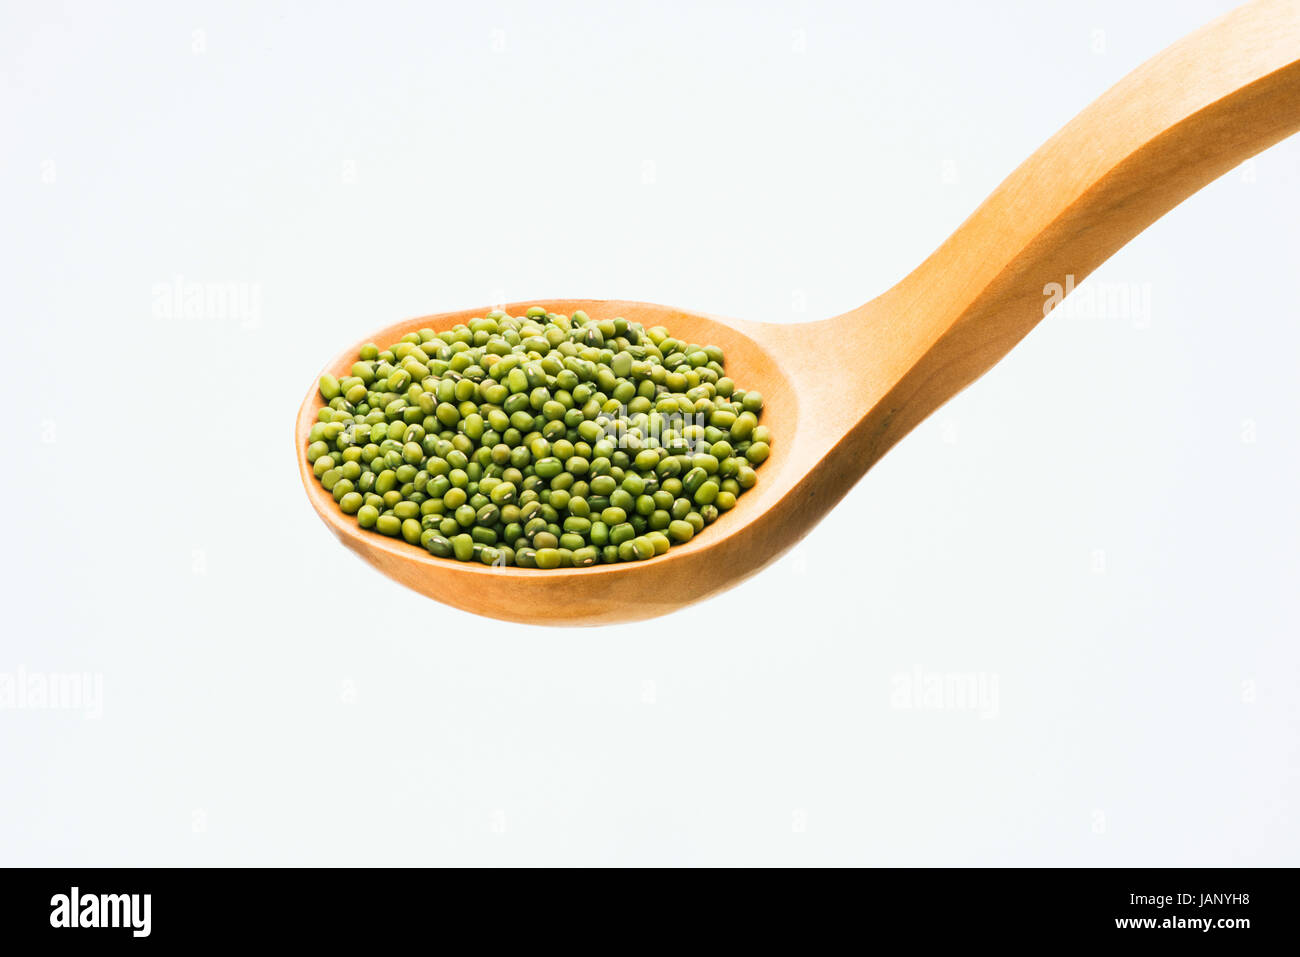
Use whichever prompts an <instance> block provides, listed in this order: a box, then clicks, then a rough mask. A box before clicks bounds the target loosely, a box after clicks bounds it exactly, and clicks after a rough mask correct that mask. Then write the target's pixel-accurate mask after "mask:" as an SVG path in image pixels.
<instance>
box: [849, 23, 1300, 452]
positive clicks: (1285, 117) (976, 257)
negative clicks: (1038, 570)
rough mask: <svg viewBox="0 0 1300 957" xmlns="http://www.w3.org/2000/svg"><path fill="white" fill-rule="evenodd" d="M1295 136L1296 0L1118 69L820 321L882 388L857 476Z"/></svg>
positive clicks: (1298, 117)
mask: <svg viewBox="0 0 1300 957" xmlns="http://www.w3.org/2000/svg"><path fill="white" fill-rule="evenodd" d="M1297 129H1300V0H1257V2H1254V3H1248V4H1246V5H1245V6H1242V7H1239V8H1237V9H1235V10H1233V11H1231V12H1230V13H1228V14H1226V15H1225V16H1222V17H1220V18H1219V19H1218V20H1215V21H1214V22H1212V23H1210V24H1208V25H1207V26H1205V27H1203V28H1202V29H1200V30H1198V31H1196V32H1195V33H1193V34H1191V35H1189V36H1187V37H1185V38H1183V39H1182V40H1180V41H1178V42H1177V43H1175V44H1174V45H1173V46H1171V47H1169V48H1168V49H1166V50H1164V51H1163V52H1162V53H1160V54H1158V55H1157V56H1156V57H1154V58H1153V59H1151V60H1148V61H1147V62H1146V63H1144V64H1143V65H1142V66H1140V67H1138V68H1137V69H1136V70H1134V71H1133V72H1132V73H1130V74H1129V75H1128V76H1126V77H1125V78H1124V79H1123V80H1121V81H1120V82H1119V83H1118V84H1116V85H1115V86H1114V87H1112V88H1111V89H1110V90H1109V91H1108V92H1107V93H1105V94H1104V95H1102V97H1101V98H1100V99H1098V100H1096V101H1095V102H1094V103H1093V104H1092V105H1091V106H1089V107H1088V108H1087V109H1085V110H1084V111H1083V112H1082V113H1080V114H1079V115H1078V116H1076V117H1075V118H1074V119H1073V120H1071V121H1070V122H1069V123H1068V124H1067V125H1066V126H1065V128H1064V129H1062V130H1061V131H1060V132H1058V133H1057V134H1056V135H1055V136H1053V137H1052V138H1051V139H1050V140H1048V141H1047V142H1046V143H1045V144H1044V145H1043V146H1042V147H1041V148H1040V149H1039V150H1038V151H1037V152H1036V153H1034V154H1033V155H1032V156H1031V157H1030V158H1029V159H1028V160H1026V161H1025V162H1024V163H1023V164H1022V165H1021V166H1020V167H1019V168H1018V169H1017V170H1016V171H1015V172H1013V173H1012V174H1011V175H1010V176H1009V177H1008V178H1007V179H1006V180H1005V181H1004V182H1003V183H1002V185H1000V186H999V187H998V188H997V189H996V190H995V191H994V192H993V194H992V195H991V196H990V197H989V198H988V199H987V200H985V201H984V203H983V204H982V205H981V206H980V207H979V208H978V209H977V210H976V211H975V212H974V213H973V214H972V215H971V216H970V218H969V219H967V220H966V222H965V223H963V224H962V226H961V227H960V228H958V230H957V231H956V232H955V233H954V234H953V235H952V236H951V237H950V238H949V239H948V240H947V241H946V242H945V243H944V244H943V245H942V246H940V247H939V249H938V250H936V251H935V252H934V253H933V254H932V255H931V256H930V257H929V259H927V260H926V261H925V262H924V263H922V264H921V266H920V267H918V268H917V269H916V270H915V271H914V272H913V273H911V274H910V275H909V276H908V277H907V278H905V279H904V280H903V281H902V282H900V283H899V284H898V285H897V286H895V287H894V288H893V289H891V290H889V291H888V292H887V293H885V294H884V295H883V296H881V297H879V298H878V299H876V300H873V301H872V302H871V303H868V304H867V305H866V306H863V307H861V308H860V309H857V310H854V311H852V312H850V313H847V314H845V315H843V316H839V317H837V318H836V319H833V320H831V321H830V323H831V324H832V325H834V326H839V327H842V328H840V329H839V332H840V334H841V335H842V336H843V337H844V338H845V339H847V340H849V341H853V342H854V345H855V346H856V347H857V348H858V349H861V350H862V354H863V356H864V357H870V359H869V361H870V362H871V364H872V365H873V366H874V367H875V368H877V369H878V371H879V373H880V375H879V377H877V378H876V381H877V382H881V381H883V382H892V383H894V385H893V387H892V388H891V389H890V390H889V391H888V392H887V393H886V394H885V396H884V398H883V399H882V398H881V396H880V395H879V393H877V394H876V395H874V396H868V395H867V394H865V393H864V396H863V398H864V399H869V400H870V401H869V402H868V403H867V404H866V405H865V406H864V407H863V406H860V408H863V409H864V412H865V416H864V418H863V419H862V420H860V421H859V423H858V428H857V429H855V431H856V432H857V434H858V436H859V438H860V440H862V444H861V446H860V451H859V454H860V455H862V456H863V457H864V458H865V459H866V461H861V462H859V463H858V465H859V467H869V466H870V464H871V463H872V462H874V461H875V459H877V458H879V457H880V456H881V455H883V454H884V452H885V451H887V450H888V449H889V447H890V446H892V445H893V444H894V443H895V442H896V441H898V440H899V439H900V438H902V437H903V436H904V435H906V434H907V432H908V431H910V430H911V429H912V428H913V427H914V426H915V425H916V424H917V423H919V422H920V421H921V420H922V419H924V418H925V417H926V416H928V415H929V414H930V413H931V412H933V411H934V410H935V409H937V408H938V407H939V406H940V405H942V404H943V403H944V402H946V401H947V400H948V399H950V398H951V397H952V396H953V395H955V394H956V393H957V392H959V391H960V390H961V389H963V388H965V387H966V386H967V385H969V384H970V383H971V382H973V381H974V380H975V379H976V378H978V377H979V376H981V375H983V374H984V372H986V371H987V370H988V369H989V368H990V367H992V366H993V365H994V363H996V362H997V361H998V360H999V359H1001V358H1002V356H1004V355H1005V354H1006V353H1007V352H1008V351H1010V349H1011V348H1012V347H1013V346H1014V345H1015V344H1016V343H1017V342H1019V341H1020V340H1021V339H1022V338H1023V337H1024V336H1025V335H1026V334H1027V333H1028V332H1029V330H1030V329H1032V328H1033V327H1034V326H1035V325H1036V324H1037V323H1038V322H1039V320H1041V319H1042V318H1043V317H1044V316H1045V315H1046V314H1047V313H1048V312H1049V311H1050V309H1051V308H1052V307H1053V306H1054V305H1055V304H1056V301H1059V299H1060V296H1059V294H1057V293H1058V290H1060V291H1063V290H1065V289H1069V288H1073V286H1074V285H1075V284H1077V283H1079V282H1082V281H1083V279H1084V277H1085V276H1087V275H1088V274H1089V273H1090V272H1092V271H1093V270H1094V269H1096V268H1097V267H1098V266H1099V265H1101V263H1103V262H1105V261H1106V260H1107V259H1108V258H1109V257H1110V256H1111V255H1112V254H1113V253H1115V252H1116V251H1117V250H1119V249H1120V248H1121V247H1122V246H1123V245H1124V244H1125V243H1127V242H1128V241H1129V240H1130V239H1132V238H1133V237H1134V236H1136V235H1137V234H1138V233H1140V232H1141V231H1142V230H1143V229H1145V228H1146V227H1147V226H1148V225H1150V224H1151V223H1152V222H1154V221H1155V220H1156V219H1158V218H1159V217H1160V216H1162V215H1164V214H1165V213H1166V212H1167V211H1169V210H1170V209H1172V208H1173V207H1174V206H1176V205H1177V204H1178V203H1180V202H1182V201H1183V200H1184V199H1186V198H1187V197H1188V196H1190V195H1191V194H1192V193H1194V192H1196V191H1197V190H1199V189H1200V188H1201V187H1203V186H1205V185H1206V184H1207V183H1209V182H1210V181H1212V180H1214V179H1216V178H1217V177H1219V176H1221V175H1223V174H1224V173H1226V172H1227V171H1228V170H1230V169H1232V168H1233V167H1235V166H1237V165H1238V164H1240V163H1241V162H1243V161H1244V160H1246V159H1247V158H1249V157H1251V156H1253V155H1254V154H1256V153H1258V152H1260V151H1261V150H1263V149H1266V148H1267V147H1269V146H1271V145H1273V144H1274V143H1276V142H1278V141H1279V140H1281V139H1283V138H1284V137H1286V136H1288V135H1289V134H1291V133H1293V132H1295V131H1296V130H1297ZM867 410H869V411H867Z"/></svg>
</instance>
